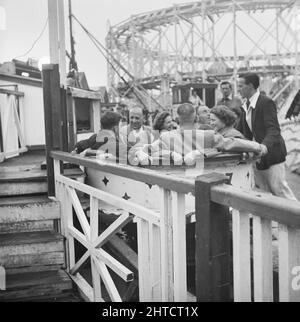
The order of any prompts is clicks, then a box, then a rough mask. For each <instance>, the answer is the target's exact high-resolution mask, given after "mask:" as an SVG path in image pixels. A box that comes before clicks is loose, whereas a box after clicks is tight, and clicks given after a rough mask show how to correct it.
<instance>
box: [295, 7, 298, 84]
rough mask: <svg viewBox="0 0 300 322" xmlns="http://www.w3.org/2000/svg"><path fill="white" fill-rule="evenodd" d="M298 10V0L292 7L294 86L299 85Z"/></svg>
mask: <svg viewBox="0 0 300 322" xmlns="http://www.w3.org/2000/svg"><path fill="white" fill-rule="evenodd" d="M298 12H299V1H297V5H296V7H295V9H294V21H295V27H294V29H295V30H294V37H295V85H296V88H298V87H299V46H298V41H299V39H298V29H299V26H298V24H297V17H298Z"/></svg>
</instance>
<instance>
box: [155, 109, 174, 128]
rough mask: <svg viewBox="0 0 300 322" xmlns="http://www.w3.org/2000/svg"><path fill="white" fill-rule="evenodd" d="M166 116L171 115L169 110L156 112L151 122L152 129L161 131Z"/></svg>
mask: <svg viewBox="0 0 300 322" xmlns="http://www.w3.org/2000/svg"><path fill="white" fill-rule="evenodd" d="M168 116H171V114H170V113H169V112H162V113H159V114H157V115H156V117H155V120H154V123H153V129H154V130H156V131H159V132H160V131H162V130H163V127H164V123H165V120H166V118H167V117H168Z"/></svg>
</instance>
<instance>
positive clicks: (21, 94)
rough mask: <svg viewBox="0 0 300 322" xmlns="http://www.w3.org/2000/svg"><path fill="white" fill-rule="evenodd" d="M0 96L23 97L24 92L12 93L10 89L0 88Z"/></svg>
mask: <svg viewBox="0 0 300 322" xmlns="http://www.w3.org/2000/svg"><path fill="white" fill-rule="evenodd" d="M0 94H6V95H15V96H18V97H24V96H25V93H24V92H20V91H13V90H11V89H4V88H0Z"/></svg>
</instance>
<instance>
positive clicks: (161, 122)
mask: <svg viewBox="0 0 300 322" xmlns="http://www.w3.org/2000/svg"><path fill="white" fill-rule="evenodd" d="M174 128H177V124H176V125H175V124H174V122H173V119H172V116H171V114H170V113H169V112H161V113H159V114H157V115H156V117H155V119H154V123H153V135H154V140H157V139H159V137H160V135H161V134H162V133H163V132H168V131H172V130H173V129H174Z"/></svg>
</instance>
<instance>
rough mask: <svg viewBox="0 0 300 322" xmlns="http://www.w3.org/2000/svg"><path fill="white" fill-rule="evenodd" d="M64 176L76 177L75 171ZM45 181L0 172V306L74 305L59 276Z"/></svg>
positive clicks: (57, 241)
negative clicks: (2, 283)
mask: <svg viewBox="0 0 300 322" xmlns="http://www.w3.org/2000/svg"><path fill="white" fill-rule="evenodd" d="M67 171H69V174H70V177H72V178H78V177H80V176H82V172H81V171H80V170H79V169H70V170H67ZM46 179H47V178H46V171H45V170H41V169H39V168H38V167H30V166H20V165H18V166H17V167H3V168H2V169H0V266H2V267H4V268H5V270H6V290H5V291H0V302H3V301H4V302H7V301H17V302H27V301H47V302H48V301H49V302H50V301H80V299H79V298H78V297H77V296H76V295H74V291H73V288H72V282H71V279H70V278H69V276H68V274H67V273H66V272H65V271H64V268H65V249H64V247H65V246H64V237H63V236H62V235H60V234H59V233H58V231H57V229H56V227H59V225H58V223H59V220H60V204H59V202H58V201H57V200H55V199H54V198H48V197H47V195H46V192H47V181H46Z"/></svg>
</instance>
